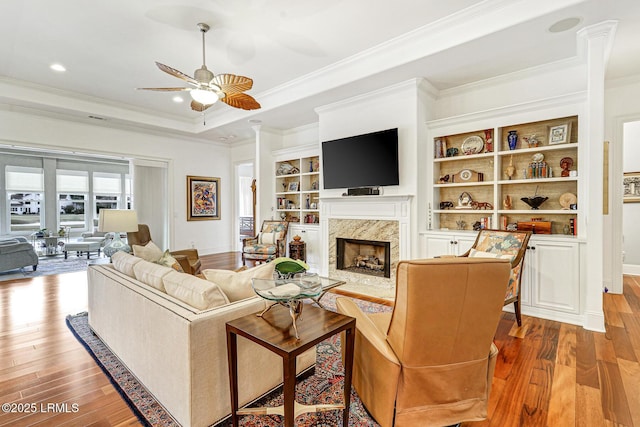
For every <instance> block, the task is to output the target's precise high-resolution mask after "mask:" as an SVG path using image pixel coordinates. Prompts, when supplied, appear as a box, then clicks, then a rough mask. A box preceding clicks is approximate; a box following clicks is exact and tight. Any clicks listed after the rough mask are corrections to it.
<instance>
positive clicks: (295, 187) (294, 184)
mask: <svg viewBox="0 0 640 427" xmlns="http://www.w3.org/2000/svg"><path fill="white" fill-rule="evenodd" d="M287 191H298V183H297V182H290V183H289V188H288V189H287Z"/></svg>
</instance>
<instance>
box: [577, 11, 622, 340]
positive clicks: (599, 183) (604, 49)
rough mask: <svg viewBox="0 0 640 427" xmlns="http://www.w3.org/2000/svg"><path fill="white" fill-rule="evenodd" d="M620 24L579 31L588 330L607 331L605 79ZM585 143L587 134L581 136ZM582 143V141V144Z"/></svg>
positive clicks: (591, 27) (599, 25) (583, 231)
mask: <svg viewBox="0 0 640 427" xmlns="http://www.w3.org/2000/svg"><path fill="white" fill-rule="evenodd" d="M616 25H617V23H616V22H613V21H606V22H602V23H600V24H596V25H592V26H590V27H587V28H584V29H582V30H580V31H579V32H578V42H579V43H581V44H582V46H581V47H582V48H583V49H584V53H585V55H586V61H587V107H586V108H587V111H586V117H585V118H586V125H585V129H586V131H587V135H585V137H586V141H585V142H586V147H587V148H586V150H585V151H583V153H584V154H585V157H586V158H585V160H586V162H585V163H586V164H584V163H583V166H582V167H581V170H584V171H585V173H584V174H583V177H584V185H585V188H590V189H593V190H594V191H589V194H588V197H587V200H586V204H587V206H585V207H584V208H583V209H584V214H585V221H584V225H585V227H583V228H584V229H583V230H580V229H579V230H578V233H579V236H586V237H587V243H586V251H585V252H586V253H585V257H584V258H583V259H585V264H586V265H585V267H584V272H585V282H586V283H585V284H584V285H583V286H582V287H581V288H582V291H584V292H585V298H584V300H583V301H584V304H585V307H584V316H585V318H584V324H583V325H584V328H585V329H588V330H592V331H601V332H604V331H605V327H604V312H603V308H602V292H603V286H604V274H603V259H604V257H603V249H602V248H603V246H604V235H603V231H604V216H603V209H602V200H603V196H602V188H603V170H604V168H603V160H604V156H603V147H604V77H605V69H606V63H607V60H608V56H609V55H608V54H609V51H610V49H611V43H612V41H613V37H614V34H615V29H616ZM580 138H581V140H582V139H583V135H581V137H580ZM581 143H582V141H581Z"/></svg>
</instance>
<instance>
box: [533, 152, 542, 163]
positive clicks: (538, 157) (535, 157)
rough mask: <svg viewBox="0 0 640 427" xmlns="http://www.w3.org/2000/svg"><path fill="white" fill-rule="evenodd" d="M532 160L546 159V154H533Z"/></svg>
mask: <svg viewBox="0 0 640 427" xmlns="http://www.w3.org/2000/svg"><path fill="white" fill-rule="evenodd" d="M531 160H533V161H534V162H538V163H539V162H541V161H543V160H544V154H542V153H536V154H534V155H533V156H531Z"/></svg>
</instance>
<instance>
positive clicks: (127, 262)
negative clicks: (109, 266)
mask: <svg viewBox="0 0 640 427" xmlns="http://www.w3.org/2000/svg"><path fill="white" fill-rule="evenodd" d="M140 261H142V258H138V257H135V256H133V255H130V254H128V253H126V252H122V251H118V252H116V253H115V254H113V255H112V256H111V262H112V263H113V267H114V268H115V269H116V270H117V271H119V272H121V273H124V274H126V275H127V276H129V277H132V278H134V279H135V277H136V274H135V273H134V272H133V266H134V265H136V264H137V263H138V262H140Z"/></svg>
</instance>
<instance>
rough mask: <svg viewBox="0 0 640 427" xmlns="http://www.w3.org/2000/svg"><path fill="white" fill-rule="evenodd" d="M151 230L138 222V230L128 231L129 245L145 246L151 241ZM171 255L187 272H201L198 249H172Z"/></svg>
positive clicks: (194, 273)
mask: <svg viewBox="0 0 640 427" xmlns="http://www.w3.org/2000/svg"><path fill="white" fill-rule="evenodd" d="M151 240H152V239H151V232H150V231H149V226H148V225H146V224H138V231H133V232H129V233H127V243H128V244H129V246H133V245H139V246H145V245H146V244H147V243H149V242H150V241H151ZM170 253H171V256H172V257H174V258H175V259H176V261H178V263H179V264H180V267H182V270H184V272H185V273H189V274H193V275H196V274H198V273H200V267H201V262H200V257H199V255H198V250H197V249H183V250H179V251H170Z"/></svg>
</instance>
